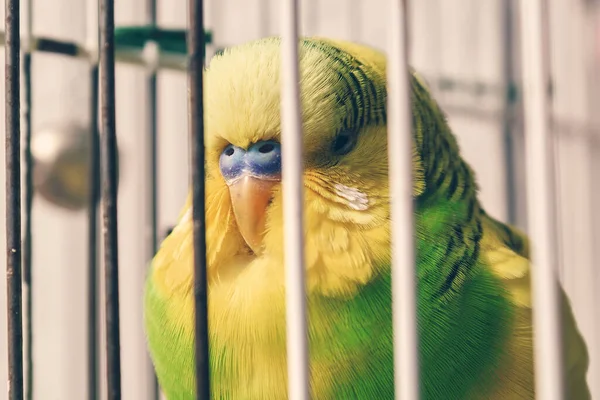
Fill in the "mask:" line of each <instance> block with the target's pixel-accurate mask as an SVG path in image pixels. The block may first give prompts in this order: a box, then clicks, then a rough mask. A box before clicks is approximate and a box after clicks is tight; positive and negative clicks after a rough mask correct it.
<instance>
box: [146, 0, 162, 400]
mask: <svg viewBox="0 0 600 400" xmlns="http://www.w3.org/2000/svg"><path fill="white" fill-rule="evenodd" d="M146 11H147V14H148V15H147V20H148V22H149V23H150V25H152V26H156V21H157V15H156V0H147V2H146ZM151 44H152V45H155V43H151ZM155 65H156V64H154V65H152V69H150V70H149V71H148V72H147V73H148V76H147V82H146V85H147V90H148V93H147V97H146V120H147V124H148V125H147V129H148V142H149V143H148V162H149V164H148V170H149V172H150V176H149V183H150V187H149V189H150V190H149V197H150V210H149V211H150V212H149V214H148V216H147V218H148V226H147V229H148V231H147V234H148V235H149V237H148V242H149V243H150V246H149V251H150V253H149V254H148V258H149V261H152V258H153V257H154V255H155V254H156V252H157V250H158V147H157V146H158V132H157V112H158V107H157V99H158V95H157V73H156V68H155ZM151 365H152V364H151ZM149 372H150V375H151V379H152V382H151V388H150V389H151V392H152V394H151V396H152V399H153V400H158V397H159V393H160V390H159V387H158V380H157V378H156V373H155V371H154V368H153V367H152V368H151V369H150V371H149Z"/></svg>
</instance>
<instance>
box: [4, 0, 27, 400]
mask: <svg viewBox="0 0 600 400" xmlns="http://www.w3.org/2000/svg"><path fill="white" fill-rule="evenodd" d="M5 5H6V16H5V25H4V26H5V30H6V50H5V74H6V75H5V79H6V100H5V101H6V103H5V108H6V120H5V129H6V130H5V134H6V138H5V148H6V286H7V314H8V327H7V329H8V398H9V399H10V400H23V319H22V318H23V317H22V312H23V302H22V298H21V295H22V282H21V272H22V270H21V131H20V130H21V123H20V117H21V115H20V111H21V106H20V89H21V88H20V84H21V76H20V68H19V67H20V56H21V55H20V50H21V48H20V45H21V43H20V40H19V36H20V35H19V34H20V21H19V18H20V12H19V11H20V10H19V0H6V2H5Z"/></svg>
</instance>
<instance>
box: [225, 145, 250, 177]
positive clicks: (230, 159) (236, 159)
mask: <svg viewBox="0 0 600 400" xmlns="http://www.w3.org/2000/svg"><path fill="white" fill-rule="evenodd" d="M245 155H246V150H244V149H242V148H240V147H237V146H234V145H232V144H230V145H229V146H227V147H225V149H223V152H222V153H221V156H220V157H219V168H220V169H221V175H223V178H225V180H230V179H234V178H236V177H238V176H239V175H240V174H241V173H242V171H243V170H244V156H245Z"/></svg>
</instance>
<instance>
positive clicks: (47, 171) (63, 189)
mask: <svg viewBox="0 0 600 400" xmlns="http://www.w3.org/2000/svg"><path fill="white" fill-rule="evenodd" d="M90 143H91V138H90V128H89V126H86V125H82V124H78V123H66V124H60V125H55V126H49V127H46V128H44V129H41V130H40V131H38V132H35V133H33V134H32V138H31V155H32V158H33V186H34V190H35V193H36V195H39V196H41V197H42V198H44V199H45V200H46V201H48V202H50V203H52V204H54V205H56V206H58V207H61V208H63V209H67V210H70V211H78V210H82V209H87V206H88V204H89V196H90V187H89V168H90V159H91V146H90ZM117 160H118V158H117ZM117 164H118V162H117ZM118 175H119V169H118V165H117V184H118ZM99 196H100V185H99V188H98V199H96V200H99Z"/></svg>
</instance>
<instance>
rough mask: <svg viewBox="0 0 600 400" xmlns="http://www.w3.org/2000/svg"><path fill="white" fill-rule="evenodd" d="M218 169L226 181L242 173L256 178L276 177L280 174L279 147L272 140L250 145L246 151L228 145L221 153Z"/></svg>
mask: <svg viewBox="0 0 600 400" xmlns="http://www.w3.org/2000/svg"><path fill="white" fill-rule="evenodd" d="M219 168H220V169H221V175H223V178H225V180H228V181H230V180H233V179H235V178H237V177H239V176H240V175H241V174H242V173H243V172H244V171H248V172H250V173H251V174H252V175H253V176H256V177H268V178H270V177H275V176H277V177H278V176H279V175H280V174H281V145H280V144H279V143H278V142H276V141H274V140H264V141H260V142H257V143H255V144H253V145H251V146H250V147H249V148H248V150H247V151H246V150H244V149H242V148H240V147H237V146H234V145H232V144H230V145H228V146H227V147H225V149H223V152H222V153H221V156H220V158H219Z"/></svg>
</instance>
